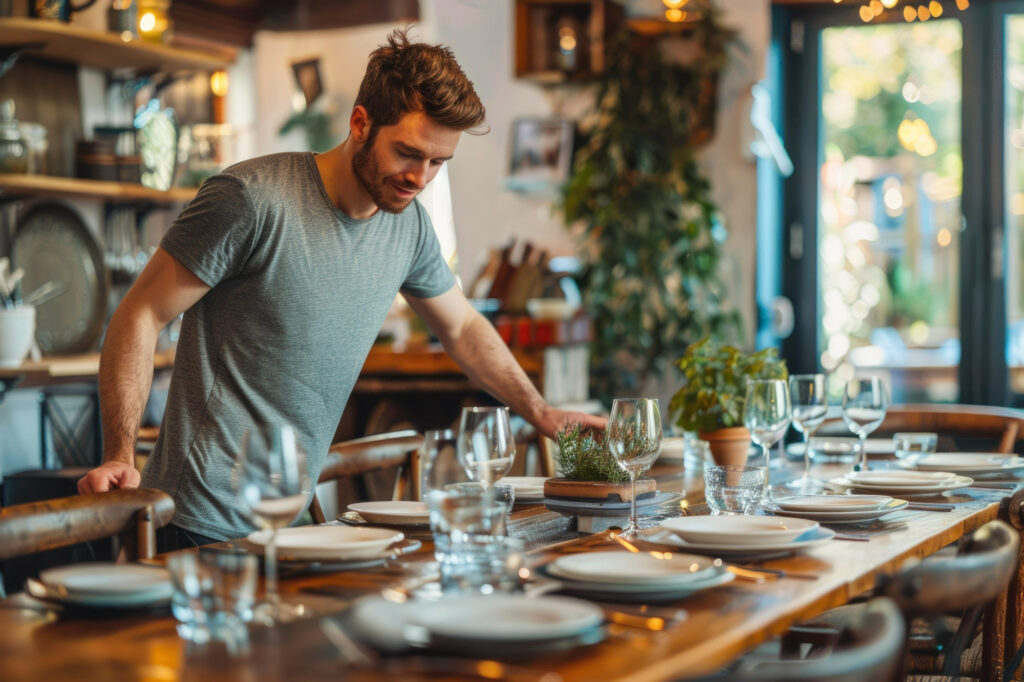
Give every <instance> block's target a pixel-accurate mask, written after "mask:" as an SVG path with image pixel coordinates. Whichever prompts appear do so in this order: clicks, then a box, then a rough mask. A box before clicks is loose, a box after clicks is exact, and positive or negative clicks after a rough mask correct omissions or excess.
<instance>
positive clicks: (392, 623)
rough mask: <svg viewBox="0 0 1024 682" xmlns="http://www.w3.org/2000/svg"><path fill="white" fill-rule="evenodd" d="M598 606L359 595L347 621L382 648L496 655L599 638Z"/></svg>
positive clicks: (507, 598) (504, 597)
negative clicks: (399, 599)
mask: <svg viewBox="0 0 1024 682" xmlns="http://www.w3.org/2000/svg"><path fill="white" fill-rule="evenodd" d="M603 622H604V612H603V611H602V610H601V608H600V607H598V606H595V605H594V604H590V603H588V602H585V601H581V600H579V599H572V598H570V597H551V596H543V597H537V598H528V597H525V596H523V595H511V594H494V595H488V596H483V595H466V596H448V597H445V598H444V599H442V600H441V601H439V602H414V601H409V602H404V603H400V604H399V603H395V602H389V601H386V600H384V599H382V598H380V597H369V598H364V599H361V600H359V601H358V602H357V603H356V604H355V606H353V608H352V612H351V618H350V624H351V626H352V629H353V631H354V632H355V634H356V636H357V637H359V638H360V639H362V640H364V641H366V642H368V643H370V644H372V645H373V646H374V647H376V648H378V649H380V650H382V651H390V652H399V651H403V650H405V649H408V648H409V647H420V648H429V649H437V650H441V651H450V652H452V653H455V654H463V655H465V653H466V652H467V651H471V652H472V653H473V655H474V656H487V657H495V658H501V659H505V660H507V659H509V658H515V657H518V656H524V655H533V654H543V653H548V652H552V651H559V650H562V649H568V648H573V647H576V646H579V645H581V644H593V643H595V642H599V641H600V640H601V639H603V638H604V629H603V628H602V627H601V626H602V623H603Z"/></svg>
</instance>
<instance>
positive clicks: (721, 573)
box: [544, 562, 735, 600]
mask: <svg viewBox="0 0 1024 682" xmlns="http://www.w3.org/2000/svg"><path fill="white" fill-rule="evenodd" d="M544 571H545V572H547V574H548V575H549V576H551V577H552V578H555V579H557V580H560V581H561V582H562V585H563V587H562V589H563V590H564V591H566V592H572V593H585V594H592V595H622V596H628V597H630V598H632V599H636V600H640V599H652V600H655V599H656V600H666V599H682V598H683V597H688V596H690V595H691V594H694V593H695V592H700V591H701V590H706V589H708V588H711V587H718V586H719V585H725V584H726V583H730V582H732V580H733V578H734V577H735V576H734V575H733V574H732V573H730V572H729V571H727V570H726V569H725V568H724V567H722V566H716V567H714V568H712V569H711V570H710V571H705V572H702V574H701V575H702V577H701V578H700V579H699V580H691V581H689V582H684V583H679V584H675V585H658V584H654V585H652V584H637V583H615V582H604V581H597V580H577V579H576V578H573V577H572V576H570V575H566V574H565V573H563V572H561V571H559V570H558V567H557V566H555V565H554V563H553V562H552V563H550V564H548V565H547V566H545V567H544Z"/></svg>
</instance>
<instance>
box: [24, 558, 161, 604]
mask: <svg viewBox="0 0 1024 682" xmlns="http://www.w3.org/2000/svg"><path fill="white" fill-rule="evenodd" d="M28 591H29V594H31V595H32V596H33V597H39V598H42V599H46V600H49V601H57V602H61V603H64V604H71V605H75V606H87V607H94V608H111V609H115V608H116V609H123V608H141V607H148V606H164V605H166V604H168V603H169V602H170V599H171V593H172V592H173V591H174V588H173V586H172V584H171V574H170V573H169V572H168V571H167V569H166V568H160V567H157V566H143V565H140V564H113V563H87V564H75V565H73V566H62V567H60V568H51V569H48V570H45V571H43V572H42V573H40V574H39V580H38V581H29V585H28Z"/></svg>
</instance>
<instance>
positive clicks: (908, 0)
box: [661, 0, 971, 23]
mask: <svg viewBox="0 0 1024 682" xmlns="http://www.w3.org/2000/svg"><path fill="white" fill-rule="evenodd" d="M832 2H834V3H836V4H837V5H838V4H841V3H843V2H847V3H848V4H852V3H851V2H850V0H832ZM854 2H861V6H860V10H859V12H860V18H861V20H863V21H864V23H870V22H872V21H875V20H876V19H881V20H888V19H890V18H892V17H893V15H894V14H895V15H897V16H900V15H902V17H903V20H904V21H906V22H908V23H910V22H914V21H928V20H929V19H937V18H939V17H941V16H942V15H943V14H945V11H946V10H945V7H944V6H943V4H942V3H941V2H939V1H938V0H928V1H925V0H869V1H867V2H865V1H863V0H854ZM661 3H662V4H663V5H664V6H665V18H666V19H667V20H669V21H671V22H673V23H678V22H681V21H686V20H687V19H691V20H692V19H695V18H696V17H695V16H694V15H695V13H699V12H700V8H699V6H700V4H701V3H699V2H691V1H690V0H661ZM693 5H697V7H696V8H695V7H693ZM970 6H971V0H956V8H957V9H958V10H960V11H961V12H962V11H964V10H965V9H967V8H968V7H970ZM695 10H696V11H695Z"/></svg>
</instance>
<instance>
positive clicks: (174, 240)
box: [160, 173, 259, 287]
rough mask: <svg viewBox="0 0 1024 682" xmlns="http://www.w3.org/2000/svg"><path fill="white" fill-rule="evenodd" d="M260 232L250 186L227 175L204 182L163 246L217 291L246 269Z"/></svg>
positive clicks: (163, 240) (170, 230)
mask: <svg viewBox="0 0 1024 682" xmlns="http://www.w3.org/2000/svg"><path fill="white" fill-rule="evenodd" d="M258 227H259V226H258V224H257V220H256V215H255V212H254V210H253V208H252V204H251V202H250V201H249V195H248V193H247V191H246V189H245V185H244V184H243V183H242V182H241V180H239V179H238V178H236V177H234V176H231V175H225V174H223V173H222V174H220V175H215V176H214V177H212V178H210V179H208V180H207V181H206V182H205V183H203V186H202V188H200V190H199V193H198V194H197V195H196V197H195V199H193V200H192V201H191V202H189V204H188V206H186V207H185V210H183V211H182V212H181V214H180V215H179V216H178V218H177V219H176V220H175V221H174V224H173V225H171V227H170V229H169V230H168V231H167V234H165V235H164V238H163V239H162V240H161V242H160V246H161V248H163V249H164V250H165V251H167V252H168V253H169V254H171V255H172V256H174V257H175V258H176V259H178V260H179V261H181V263H182V264H184V265H185V267H187V268H188V269H189V270H191V271H192V273H193V274H194V275H195V276H196V277H198V278H199V279H201V280H203V282H204V283H206V284H208V285H209V286H211V287H212V286H216V285H217V284H218V283H219V282H220V281H221V280H224V279H227V278H228V277H230V276H232V275H234V274H237V273H238V272H240V271H241V270H242V268H243V267H244V265H245V263H246V261H247V260H248V259H249V256H250V254H251V253H252V250H253V244H254V242H255V236H256V232H257V229H258Z"/></svg>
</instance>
